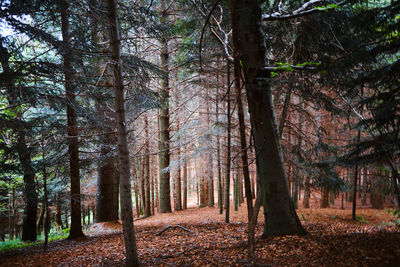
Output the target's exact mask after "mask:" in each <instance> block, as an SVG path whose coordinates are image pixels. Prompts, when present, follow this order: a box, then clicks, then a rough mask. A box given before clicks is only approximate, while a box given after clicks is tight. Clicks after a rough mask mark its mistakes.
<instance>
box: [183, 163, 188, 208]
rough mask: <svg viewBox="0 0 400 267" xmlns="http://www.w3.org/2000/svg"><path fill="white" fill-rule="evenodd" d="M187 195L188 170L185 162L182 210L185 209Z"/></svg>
mask: <svg viewBox="0 0 400 267" xmlns="http://www.w3.org/2000/svg"><path fill="white" fill-rule="evenodd" d="M187 195H188V169H187V160H185V163H184V164H183V207H182V208H183V209H184V210H185V209H187Z"/></svg>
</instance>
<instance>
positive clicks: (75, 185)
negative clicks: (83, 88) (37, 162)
mask: <svg viewBox="0 0 400 267" xmlns="http://www.w3.org/2000/svg"><path fill="white" fill-rule="evenodd" d="M68 8H69V3H68V0H62V1H61V2H60V10H61V24H62V26H61V28H62V37H63V43H64V49H65V50H64V54H63V60H64V76H65V93H66V97H67V121H68V125H67V131H68V137H69V144H68V153H69V170H70V178H71V231H70V234H69V238H70V239H73V238H78V237H82V236H84V235H83V232H82V225H81V195H80V194H81V189H80V176H79V152H78V151H79V144H78V137H77V135H78V131H77V122H76V112H75V106H76V103H75V93H74V89H73V86H74V85H73V75H74V70H73V67H72V54H71V47H70V42H71V40H70V25H69V14H68V13H69V11H68Z"/></svg>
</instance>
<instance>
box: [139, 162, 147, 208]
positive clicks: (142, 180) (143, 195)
mask: <svg viewBox="0 0 400 267" xmlns="http://www.w3.org/2000/svg"><path fill="white" fill-rule="evenodd" d="M141 166H142V167H141V171H140V173H141V175H140V200H141V201H140V203H141V206H140V214H143V215H144V210H145V209H146V207H145V206H146V181H145V180H146V177H145V173H146V166H145V163H144V157H142V161H141Z"/></svg>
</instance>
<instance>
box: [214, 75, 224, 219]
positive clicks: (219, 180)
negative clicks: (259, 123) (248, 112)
mask: <svg viewBox="0 0 400 267" xmlns="http://www.w3.org/2000/svg"><path fill="white" fill-rule="evenodd" d="M217 81H219V72H218V71H217ZM218 112H219V87H217V97H216V100H215V116H216V118H215V121H216V122H217V123H218V122H219V118H218V117H219V115H218ZM217 172H218V208H219V214H222V213H223V198H222V172H221V144H220V137H219V134H218V135H217Z"/></svg>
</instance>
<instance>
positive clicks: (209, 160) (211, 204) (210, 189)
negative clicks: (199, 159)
mask: <svg viewBox="0 0 400 267" xmlns="http://www.w3.org/2000/svg"><path fill="white" fill-rule="evenodd" d="M207 95H208V94H207ZM210 109H211V101H210V99H209V98H208V99H207V128H208V130H210V129H211V124H210V120H211V115H210ZM207 142H208V149H209V151H208V153H207V157H208V158H207V166H206V168H207V180H208V183H207V184H208V194H207V195H208V206H209V207H214V168H213V162H214V161H213V151H212V135H211V134H210V135H209V138H208V139H207Z"/></svg>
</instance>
